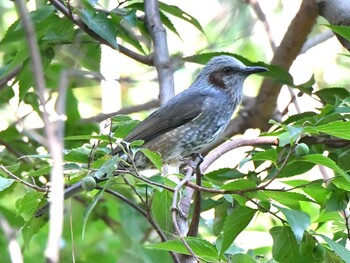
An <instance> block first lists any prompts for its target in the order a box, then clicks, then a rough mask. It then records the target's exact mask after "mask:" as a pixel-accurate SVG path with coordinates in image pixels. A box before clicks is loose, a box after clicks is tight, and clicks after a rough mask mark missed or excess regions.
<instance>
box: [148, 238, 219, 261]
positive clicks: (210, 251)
mask: <svg viewBox="0 0 350 263" xmlns="http://www.w3.org/2000/svg"><path fill="white" fill-rule="evenodd" d="M185 240H186V242H187V243H188V245H189V246H190V247H191V249H192V251H193V252H194V253H195V254H196V255H197V256H198V257H199V258H201V259H203V260H205V261H214V262H217V261H218V251H217V250H216V247H215V246H214V245H212V244H211V243H209V242H208V241H207V240H204V239H200V238H196V237H186V238H185ZM144 247H146V248H150V249H160V250H165V251H173V252H176V253H180V254H185V255H189V254H190V253H189V252H188V250H187V249H186V247H185V246H184V244H183V243H182V242H181V241H180V240H169V241H167V242H164V243H160V244H150V245H145V246H144Z"/></svg>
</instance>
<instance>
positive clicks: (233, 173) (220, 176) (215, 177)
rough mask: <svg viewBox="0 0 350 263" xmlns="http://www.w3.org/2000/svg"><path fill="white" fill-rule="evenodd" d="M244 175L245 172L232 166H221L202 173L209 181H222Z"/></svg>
mask: <svg viewBox="0 0 350 263" xmlns="http://www.w3.org/2000/svg"><path fill="white" fill-rule="evenodd" d="M244 176H246V174H243V173H241V172H240V171H238V170H236V169H232V168H221V169H218V170H215V171H211V172H209V173H207V174H205V175H204V177H205V178H206V179H208V180H209V181H217V182H224V181H227V180H233V179H238V178H242V177H244Z"/></svg>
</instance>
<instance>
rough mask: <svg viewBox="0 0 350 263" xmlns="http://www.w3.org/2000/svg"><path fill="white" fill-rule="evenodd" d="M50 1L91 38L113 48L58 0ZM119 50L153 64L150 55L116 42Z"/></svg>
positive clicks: (135, 58) (140, 60)
mask: <svg viewBox="0 0 350 263" xmlns="http://www.w3.org/2000/svg"><path fill="white" fill-rule="evenodd" d="M50 3H51V4H52V5H53V6H55V7H56V8H57V10H59V11H61V12H62V13H63V14H64V15H65V16H66V17H67V18H69V19H70V20H71V21H72V22H73V23H74V24H75V25H77V26H78V27H80V28H81V29H82V30H83V31H84V32H85V33H86V34H88V35H89V36H91V37H92V38H93V39H95V40H97V41H98V42H100V43H101V44H104V45H107V46H109V47H111V48H113V49H115V48H114V47H113V46H112V45H111V44H110V43H109V42H108V41H106V40H105V39H104V38H102V37H100V36H99V35H98V34H96V33H95V32H94V31H92V30H91V29H90V28H89V27H88V26H87V25H86V24H85V23H84V22H83V21H82V20H81V19H80V18H79V17H78V16H77V15H74V14H72V13H71V12H70V10H69V9H68V8H67V7H66V6H65V5H64V4H63V3H61V2H60V1H59V0H50ZM118 49H119V52H120V53H122V54H124V55H126V56H128V57H130V58H132V59H134V60H136V61H138V62H141V63H143V64H146V65H149V66H152V65H153V59H152V56H143V55H140V54H138V53H136V52H134V51H132V50H130V49H128V48H126V47H124V46H122V45H119V44H118Z"/></svg>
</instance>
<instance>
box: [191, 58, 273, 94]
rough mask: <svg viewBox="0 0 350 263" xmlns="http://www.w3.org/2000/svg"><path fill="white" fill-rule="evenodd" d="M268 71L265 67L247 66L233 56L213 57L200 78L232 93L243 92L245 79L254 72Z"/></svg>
mask: <svg viewBox="0 0 350 263" xmlns="http://www.w3.org/2000/svg"><path fill="white" fill-rule="evenodd" d="M265 71H267V69H266V68H264V67H258V66H246V65H244V64H243V63H242V62H241V61H239V60H238V59H236V58H234V57H232V56H226V55H222V56H217V57H214V58H212V59H211V60H210V61H209V62H208V63H207V64H206V65H205V67H204V68H203V69H202V71H201V73H200V74H199V76H198V79H199V80H201V81H205V82H206V83H208V84H209V85H210V86H211V87H214V88H215V89H220V90H226V91H227V92H229V93H231V94H237V93H238V94H241V93H242V88H243V82H244V80H245V79H246V78H247V77H248V76H249V75H250V74H253V73H259V72H265Z"/></svg>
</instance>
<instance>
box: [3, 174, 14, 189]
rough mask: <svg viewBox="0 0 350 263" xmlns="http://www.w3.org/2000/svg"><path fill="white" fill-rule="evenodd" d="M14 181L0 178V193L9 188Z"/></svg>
mask: <svg viewBox="0 0 350 263" xmlns="http://www.w3.org/2000/svg"><path fill="white" fill-rule="evenodd" d="M14 181H15V180H14V179H8V178H4V177H0V192H1V191H4V190H5V189H6V188H8V187H10V186H11V185H12V183H13V182H14Z"/></svg>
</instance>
